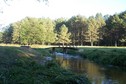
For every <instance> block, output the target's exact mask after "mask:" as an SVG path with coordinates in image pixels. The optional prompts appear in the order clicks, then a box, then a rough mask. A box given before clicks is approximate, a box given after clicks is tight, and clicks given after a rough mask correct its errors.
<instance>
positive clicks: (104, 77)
mask: <svg viewBox="0 0 126 84" xmlns="http://www.w3.org/2000/svg"><path fill="white" fill-rule="evenodd" d="M56 60H57V61H58V62H59V63H60V64H61V66H62V67H63V68H65V69H69V70H72V71H73V72H75V73H77V74H82V75H83V74H84V75H87V77H88V78H89V79H90V80H91V82H92V84H126V72H125V71H122V70H120V69H117V68H114V67H112V66H109V67H107V68H106V67H104V66H100V65H98V64H96V63H94V62H91V61H89V60H85V59H82V58H80V57H79V56H70V55H67V54H62V53H57V54H56Z"/></svg>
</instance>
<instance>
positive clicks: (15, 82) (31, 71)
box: [0, 46, 90, 84]
mask: <svg viewBox="0 0 126 84" xmlns="http://www.w3.org/2000/svg"><path fill="white" fill-rule="evenodd" d="M46 56H51V54H50V53H49V50H48V49H40V48H39V49H32V48H27V47H26V48H24V47H7V46H6V47H5V46H4V47H2V46H0V84H28V83H29V84H66V83H69V84H73V83H74V84H90V83H89V80H88V79H87V78H86V77H85V76H80V75H75V74H73V73H72V72H70V71H67V70H65V69H63V68H61V67H60V66H59V65H58V64H57V62H56V61H55V60H50V61H46V62H45V63H44V64H43V61H44V60H45V59H44V58H45V57H46Z"/></svg>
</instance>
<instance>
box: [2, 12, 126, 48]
mask: <svg viewBox="0 0 126 84" xmlns="http://www.w3.org/2000/svg"><path fill="white" fill-rule="evenodd" d="M0 37H1V38H0V42H3V43H14V44H15V43H16V44H22V45H32V44H52V43H53V44H57V43H62V44H63V45H64V44H73V45H91V46H93V45H108V46H111V45H112V46H113V45H115V46H120V45H126V11H124V12H122V13H120V14H115V15H112V16H109V15H106V16H104V17H103V16H102V14H100V13H97V14H96V16H95V17H94V16H91V17H89V18H86V17H84V16H81V15H77V16H73V17H71V18H69V19H65V18H58V19H56V20H51V19H49V18H32V17H26V18H24V19H22V20H21V21H18V22H15V23H12V24H11V25H10V26H9V27H8V28H6V29H5V31H4V32H2V33H0Z"/></svg>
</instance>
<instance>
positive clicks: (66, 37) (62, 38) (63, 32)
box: [58, 24, 71, 46]
mask: <svg viewBox="0 0 126 84" xmlns="http://www.w3.org/2000/svg"><path fill="white" fill-rule="evenodd" d="M70 35H71V33H69V32H68V28H67V27H66V26H65V25H64V24H63V25H62V26H61V27H60V31H59V33H58V42H59V43H62V44H63V46H64V44H65V43H70V41H71V40H70Z"/></svg>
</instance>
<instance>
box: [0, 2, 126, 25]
mask: <svg viewBox="0 0 126 84" xmlns="http://www.w3.org/2000/svg"><path fill="white" fill-rule="evenodd" d="M8 3H9V5H7V4H5V3H4V0H0V9H2V10H3V13H0V24H2V25H8V24H9V23H12V22H16V21H18V20H21V19H23V18H25V17H27V16H29V17H37V18H41V17H49V18H51V19H57V18H60V17H64V18H70V17H72V16H75V15H83V16H85V17H89V16H95V15H96V13H102V15H106V14H109V15H113V14H115V13H120V12H123V11H125V10H126V0H49V2H48V4H46V5H45V3H43V2H41V3H39V2H37V0H13V1H10V2H8Z"/></svg>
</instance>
